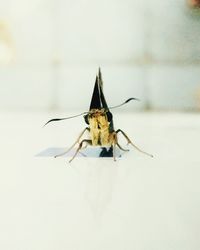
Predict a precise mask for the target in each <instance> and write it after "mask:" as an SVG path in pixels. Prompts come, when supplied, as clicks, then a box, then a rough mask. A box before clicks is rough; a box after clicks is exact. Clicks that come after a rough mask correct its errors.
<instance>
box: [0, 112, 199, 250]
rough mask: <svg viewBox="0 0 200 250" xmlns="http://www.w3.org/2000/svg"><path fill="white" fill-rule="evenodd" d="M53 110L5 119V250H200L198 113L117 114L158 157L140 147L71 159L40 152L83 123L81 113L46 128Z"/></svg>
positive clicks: (65, 140)
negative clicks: (121, 153)
mask: <svg viewBox="0 0 200 250" xmlns="http://www.w3.org/2000/svg"><path fill="white" fill-rule="evenodd" d="M51 115H52V114H45V113H44V114H8V113H7V114H1V116H0V119H1V120H0V138H1V145H3V146H1V149H0V150H1V157H0V166H1V167H0V197H1V206H0V221H1V223H0V235H1V239H0V248H1V249H6V250H7V249H9V250H16V249H22V250H23V249H25V250H26V249H30V250H35V249H37V250H38V249H39V250H40V249H41V250H47V249H48V250H55V249H56V250H57V249H61V250H62V249H70V250H71V249H76V250H94V249H95V250H102V249H105V250H122V249H128V250H129V249H130V250H132V249H139V250H144V249H145V250H149V249H162V250H163V249H164V250H171V249H176V250H188V249H192V250H199V247H200V243H199V229H200V215H199V209H200V199H199V192H200V183H199V175H200V168H199V166H200V158H199V148H200V141H199V140H198V137H199V134H200V117H199V115H198V114H187V115H184V114H161V113H160V114H149V113H144V114H120V115H117V114H116V115H115V124H116V126H117V128H118V127H119V128H122V129H124V130H125V131H126V132H127V134H128V135H129V136H130V138H132V140H133V141H134V142H135V143H137V144H138V145H139V146H140V147H142V148H143V149H144V150H146V151H149V152H152V153H153V154H154V155H155V158H153V159H152V158H150V157H147V156H146V157H145V156H144V155H143V154H140V153H139V152H137V151H135V150H134V149H132V150H130V152H129V153H127V154H125V155H124V156H123V157H121V158H119V159H118V160H117V161H116V162H114V161H113V160H112V159H105V158H101V159H100V158H87V157H86V158H85V157H82V158H76V159H75V160H74V161H73V162H72V163H71V164H70V165H69V164H68V163H67V160H66V158H57V159H54V158H49V157H46V158H42V157H34V154H35V152H37V151H40V149H42V148H46V147H47V146H48V145H66V146H67V145H71V143H72V142H73V141H74V138H76V136H77V134H79V131H80V130H81V129H82V126H83V124H82V120H81V119H80V120H76V121H75V120H72V121H70V122H68V123H62V124H57V125H56V126H49V127H47V128H46V129H42V128H41V127H42V125H43V123H44V121H45V120H47V117H49V116H51ZM119 118H120V119H119Z"/></svg>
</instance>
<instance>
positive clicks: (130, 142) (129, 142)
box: [116, 129, 153, 157]
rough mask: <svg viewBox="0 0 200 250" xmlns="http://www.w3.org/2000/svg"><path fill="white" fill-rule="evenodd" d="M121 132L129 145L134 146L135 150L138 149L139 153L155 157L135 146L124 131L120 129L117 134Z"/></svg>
mask: <svg viewBox="0 0 200 250" xmlns="http://www.w3.org/2000/svg"><path fill="white" fill-rule="evenodd" d="M119 132H121V133H122V135H123V136H124V137H125V138H126V140H127V142H128V144H131V145H132V146H133V147H134V148H135V149H137V150H138V151H139V152H141V153H143V154H146V155H148V156H150V157H153V155H151V154H149V153H147V152H144V151H143V150H141V149H139V148H138V147H137V146H136V145H134V144H133V143H132V141H131V140H130V139H129V137H128V136H127V135H126V134H125V133H124V131H122V130H121V129H118V130H117V131H116V134H118V133H119Z"/></svg>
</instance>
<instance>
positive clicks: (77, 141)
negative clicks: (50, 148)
mask: <svg viewBox="0 0 200 250" xmlns="http://www.w3.org/2000/svg"><path fill="white" fill-rule="evenodd" d="M86 130H88V131H89V128H88V127H87V128H85V129H84V130H83V131H82V132H81V134H80V135H79V137H78V139H77V140H76V141H75V142H74V144H73V145H72V146H71V147H70V148H68V149H67V151H64V152H63V153H61V154H58V155H55V156H54V157H55V158H56V157H59V156H62V155H64V154H66V153H68V152H69V151H70V150H71V149H72V148H73V147H74V146H75V145H76V143H79V140H80V139H81V137H82V136H83V134H84V133H85V131H86Z"/></svg>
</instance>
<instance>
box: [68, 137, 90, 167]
mask: <svg viewBox="0 0 200 250" xmlns="http://www.w3.org/2000/svg"><path fill="white" fill-rule="evenodd" d="M84 142H86V143H88V144H90V145H91V144H92V141H91V140H82V141H81V142H80V143H79V146H78V148H77V150H76V152H75V154H74V155H73V157H72V159H71V160H70V161H69V163H70V162H72V161H73V159H74V158H75V157H76V155H77V154H78V152H79V151H80V150H81V148H82V146H83V143H84Z"/></svg>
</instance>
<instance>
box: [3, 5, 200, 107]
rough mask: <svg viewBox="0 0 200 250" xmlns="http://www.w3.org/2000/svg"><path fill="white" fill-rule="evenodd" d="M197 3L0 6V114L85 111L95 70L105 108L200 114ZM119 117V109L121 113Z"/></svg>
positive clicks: (199, 57) (198, 11)
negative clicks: (100, 80) (100, 76)
mask: <svg viewBox="0 0 200 250" xmlns="http://www.w3.org/2000/svg"><path fill="white" fill-rule="evenodd" d="M198 7H199V1H198V0H176V1H173V0H169V1H159V0H150V1H140V0H123V1H122V0H109V1H104V0H103V1H90V0H75V1H69V0H68V1H66V0H48V1H47V0H29V1H25V0H8V1H2V0H1V1H0V89H1V91H0V109H1V110H28V111H30V110H34V111H39V110H40V111H41V110H42V111H45V110H48V111H49V110H53V109H54V110H55V109H60V110H63V111H66V112H67V111H68V110H72V109H73V110H75V109H77V110H78V109H79V110H84V111H85V110H86V109H87V108H88V106H89V101H90V98H91V93H92V88H93V84H94V80H95V74H96V72H97V69H98V67H99V66H101V68H102V73H103V77H104V83H105V95H106V97H107V99H108V103H110V105H115V104H118V103H121V102H122V101H123V100H125V99H126V98H128V97H130V96H135V97H138V98H140V99H141V102H140V103H134V104H130V105H127V107H124V110H134V109H135V110H147V109H148V110H149V109H150V110H180V111H182V110H183V111H194V110H199V108H200V10H199V8H198ZM122 110H123V109H122Z"/></svg>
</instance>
